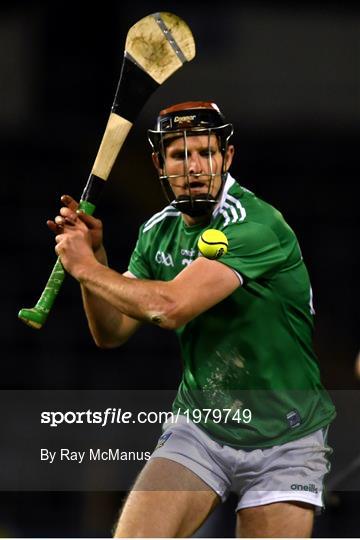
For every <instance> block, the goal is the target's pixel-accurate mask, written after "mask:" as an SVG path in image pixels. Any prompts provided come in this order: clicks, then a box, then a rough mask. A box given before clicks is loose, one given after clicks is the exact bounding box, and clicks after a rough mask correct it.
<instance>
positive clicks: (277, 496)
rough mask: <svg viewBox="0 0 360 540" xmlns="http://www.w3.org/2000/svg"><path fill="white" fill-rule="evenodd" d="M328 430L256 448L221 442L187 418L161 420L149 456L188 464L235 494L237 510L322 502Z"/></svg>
mask: <svg viewBox="0 0 360 540" xmlns="http://www.w3.org/2000/svg"><path fill="white" fill-rule="evenodd" d="M326 431H327V429H326V428H325V429H320V430H318V431H316V432H314V433H312V434H310V435H307V436H306V437H303V438H301V439H297V440H296V441H292V442H289V443H286V444H281V445H278V446H273V447H271V448H263V449H261V448H260V449H257V450H244V449H242V450H238V449H235V448H232V447H230V446H222V445H221V444H219V443H217V442H215V441H214V440H213V439H211V437H209V436H208V435H207V434H206V433H205V431H203V430H202V429H200V428H199V427H198V426H197V425H196V424H194V423H193V422H191V421H189V420H188V419H187V418H185V417H179V420H178V422H177V423H176V424H172V423H168V424H165V425H164V433H163V435H162V436H161V437H160V439H159V442H158V445H157V447H156V449H155V450H154V452H153V454H152V456H151V458H159V457H162V458H167V459H170V460H172V461H176V462H177V463H180V464H182V465H184V466H185V467H187V468H188V469H190V470H191V471H192V472H193V473H195V474H196V475H197V476H198V477H199V478H201V479H202V480H203V481H204V482H205V483H206V484H207V485H208V486H209V487H211V488H212V489H213V490H214V491H215V492H216V493H217V494H218V495H219V497H220V498H221V499H222V500H223V501H225V500H226V498H227V496H228V495H229V493H230V492H235V493H236V494H237V495H238V497H239V502H238V505H237V507H236V510H240V509H241V508H249V507H253V506H261V505H263V504H269V503H273V502H279V501H301V502H304V503H308V504H311V505H314V506H315V507H322V506H324V505H323V497H322V495H323V480H324V476H325V475H326V474H327V473H328V472H329V469H330V464H329V460H328V455H329V454H331V453H332V450H331V448H330V447H329V446H327V444H326Z"/></svg>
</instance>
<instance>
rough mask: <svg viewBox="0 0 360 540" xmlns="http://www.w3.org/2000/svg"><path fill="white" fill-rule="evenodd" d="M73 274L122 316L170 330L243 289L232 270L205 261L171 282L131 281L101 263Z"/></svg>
mask: <svg viewBox="0 0 360 540" xmlns="http://www.w3.org/2000/svg"><path fill="white" fill-rule="evenodd" d="M60 256H61V251H60ZM65 264H66V263H65ZM69 270H70V272H71V273H72V275H73V276H74V277H75V278H76V279H77V280H78V281H79V282H80V283H81V284H82V286H83V287H86V289H88V290H90V291H91V292H92V293H93V294H94V295H96V296H98V297H100V298H102V299H103V300H104V301H106V302H109V303H111V304H112V305H113V306H114V307H116V309H118V310H119V312H121V313H124V314H125V315H127V316H128V317H130V318H132V319H136V320H139V321H144V322H150V323H153V324H156V325H158V326H160V327H162V328H167V329H176V328H179V327H180V326H182V325H184V324H185V323H187V322H188V321H190V320H191V319H193V318H194V317H196V316H197V315H199V314H200V313H203V312H204V311H206V310H208V309H209V308H211V307H212V306H214V305H215V304H217V303H218V302H220V301H221V300H223V299H224V298H226V297H227V296H229V295H230V294H231V293H232V292H234V290H235V289H237V288H238V287H239V286H240V280H239V277H238V275H236V274H235V272H234V271H233V270H232V269H231V268H229V267H228V266H225V265H224V264H222V263H220V262H218V261H211V260H209V259H205V258H203V257H200V258H198V259H197V260H196V261H194V262H193V263H192V264H191V265H190V266H188V267H187V268H185V269H184V270H183V271H182V272H181V273H180V274H178V276H177V277H176V278H175V279H173V280H172V281H167V282H166V281H151V280H142V279H131V278H129V277H126V276H124V275H121V274H118V273H117V272H115V271H114V270H112V269H110V268H107V267H105V266H103V265H101V264H99V263H98V262H97V261H93V262H90V261H89V262H88V264H86V265H85V264H82V265H81V266H80V265H79V266H77V268H75V267H74V269H73V270H71V269H70V268H69Z"/></svg>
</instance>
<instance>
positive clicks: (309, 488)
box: [291, 484, 318, 493]
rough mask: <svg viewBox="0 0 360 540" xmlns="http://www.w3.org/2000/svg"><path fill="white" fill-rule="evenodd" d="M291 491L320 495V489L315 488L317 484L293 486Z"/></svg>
mask: <svg viewBox="0 0 360 540" xmlns="http://www.w3.org/2000/svg"><path fill="white" fill-rule="evenodd" d="M291 489H293V490H296V491H310V492H311V493H318V488H317V487H316V486H315V484H309V485H303V484H291Z"/></svg>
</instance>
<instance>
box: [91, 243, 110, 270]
mask: <svg viewBox="0 0 360 540" xmlns="http://www.w3.org/2000/svg"><path fill="white" fill-rule="evenodd" d="M94 255H95V258H96V260H97V261H98V262H99V263H100V264H103V265H104V266H107V265H108V260H107V255H106V251H105V248H104V245H103V244H101V246H100V247H99V248H98V249H96V250H95V251H94Z"/></svg>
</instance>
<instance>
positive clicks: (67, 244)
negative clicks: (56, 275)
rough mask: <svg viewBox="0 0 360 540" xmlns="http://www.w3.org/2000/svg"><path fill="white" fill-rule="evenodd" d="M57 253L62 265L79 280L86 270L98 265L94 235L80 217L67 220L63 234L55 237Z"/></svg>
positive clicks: (63, 227) (63, 226) (62, 227)
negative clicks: (93, 245) (93, 243)
mask: <svg viewBox="0 0 360 540" xmlns="http://www.w3.org/2000/svg"><path fill="white" fill-rule="evenodd" d="M55 242H56V246H55V252H56V254H57V255H58V256H59V257H60V260H61V264H62V265H63V267H64V268H65V270H67V271H68V272H69V274H71V275H72V276H73V277H74V278H76V279H79V278H80V276H81V274H82V271H83V270H84V269H88V268H90V267H91V266H92V265H96V264H98V262H97V260H96V258H95V254H94V251H93V247H92V235H91V231H90V229H89V228H88V227H87V225H86V224H85V223H84V222H83V221H82V220H81V219H79V218H78V217H76V218H75V219H73V218H72V217H69V218H66V222H65V224H64V225H61V232H60V234H57V235H56V236H55Z"/></svg>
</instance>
